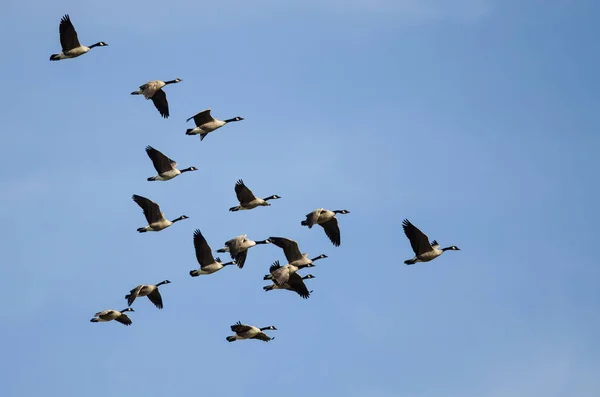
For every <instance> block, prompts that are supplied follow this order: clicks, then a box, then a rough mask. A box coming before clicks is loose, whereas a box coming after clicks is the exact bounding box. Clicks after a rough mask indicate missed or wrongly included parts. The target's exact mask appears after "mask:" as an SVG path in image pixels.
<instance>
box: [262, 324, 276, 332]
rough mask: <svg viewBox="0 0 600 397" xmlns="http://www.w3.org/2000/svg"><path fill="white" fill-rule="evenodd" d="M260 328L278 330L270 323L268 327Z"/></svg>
mask: <svg viewBox="0 0 600 397" xmlns="http://www.w3.org/2000/svg"><path fill="white" fill-rule="evenodd" d="M260 330H261V331H267V330H272V331H277V328H275V327H274V326H273V325H269V326H268V327H262V328H261V329H260Z"/></svg>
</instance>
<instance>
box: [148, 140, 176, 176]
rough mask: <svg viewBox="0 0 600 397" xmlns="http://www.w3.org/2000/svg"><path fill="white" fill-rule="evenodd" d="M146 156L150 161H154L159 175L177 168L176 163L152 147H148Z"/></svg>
mask: <svg viewBox="0 0 600 397" xmlns="http://www.w3.org/2000/svg"><path fill="white" fill-rule="evenodd" d="M146 154H147V155H148V157H150V160H152V164H153V165H154V169H155V170H156V172H158V173H159V174H162V173H164V172H167V171H171V170H173V169H174V168H175V167H177V162H176V161H173V160H171V159H170V158H168V157H167V156H165V155H164V154H162V152H160V151H158V150H156V149H154V148H153V147H152V146H146Z"/></svg>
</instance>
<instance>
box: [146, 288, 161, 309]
mask: <svg viewBox="0 0 600 397" xmlns="http://www.w3.org/2000/svg"><path fill="white" fill-rule="evenodd" d="M147 296H148V299H150V302H152V303H154V306H156V307H157V308H159V309H162V308H163V301H162V296H160V292H159V291H158V288H156V289H155V290H154V291H152V292H150V293H149V294H148V295H147Z"/></svg>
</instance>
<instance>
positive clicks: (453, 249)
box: [442, 245, 460, 251]
mask: <svg viewBox="0 0 600 397" xmlns="http://www.w3.org/2000/svg"><path fill="white" fill-rule="evenodd" d="M442 251H460V248H458V247H457V246H456V245H452V246H450V247H446V248H442Z"/></svg>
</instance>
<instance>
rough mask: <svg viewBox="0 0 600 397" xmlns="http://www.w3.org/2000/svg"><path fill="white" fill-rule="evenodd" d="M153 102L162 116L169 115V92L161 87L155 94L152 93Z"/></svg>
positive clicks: (166, 116)
mask: <svg viewBox="0 0 600 397" xmlns="http://www.w3.org/2000/svg"><path fill="white" fill-rule="evenodd" d="M150 99H152V102H153V103H154V107H156V110H158V113H160V115H161V116H163V117H164V118H165V119H166V118H168V117H169V102H167V94H165V92H164V91H163V90H162V89H161V90H157V91H156V92H155V93H154V95H152V98H150Z"/></svg>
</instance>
